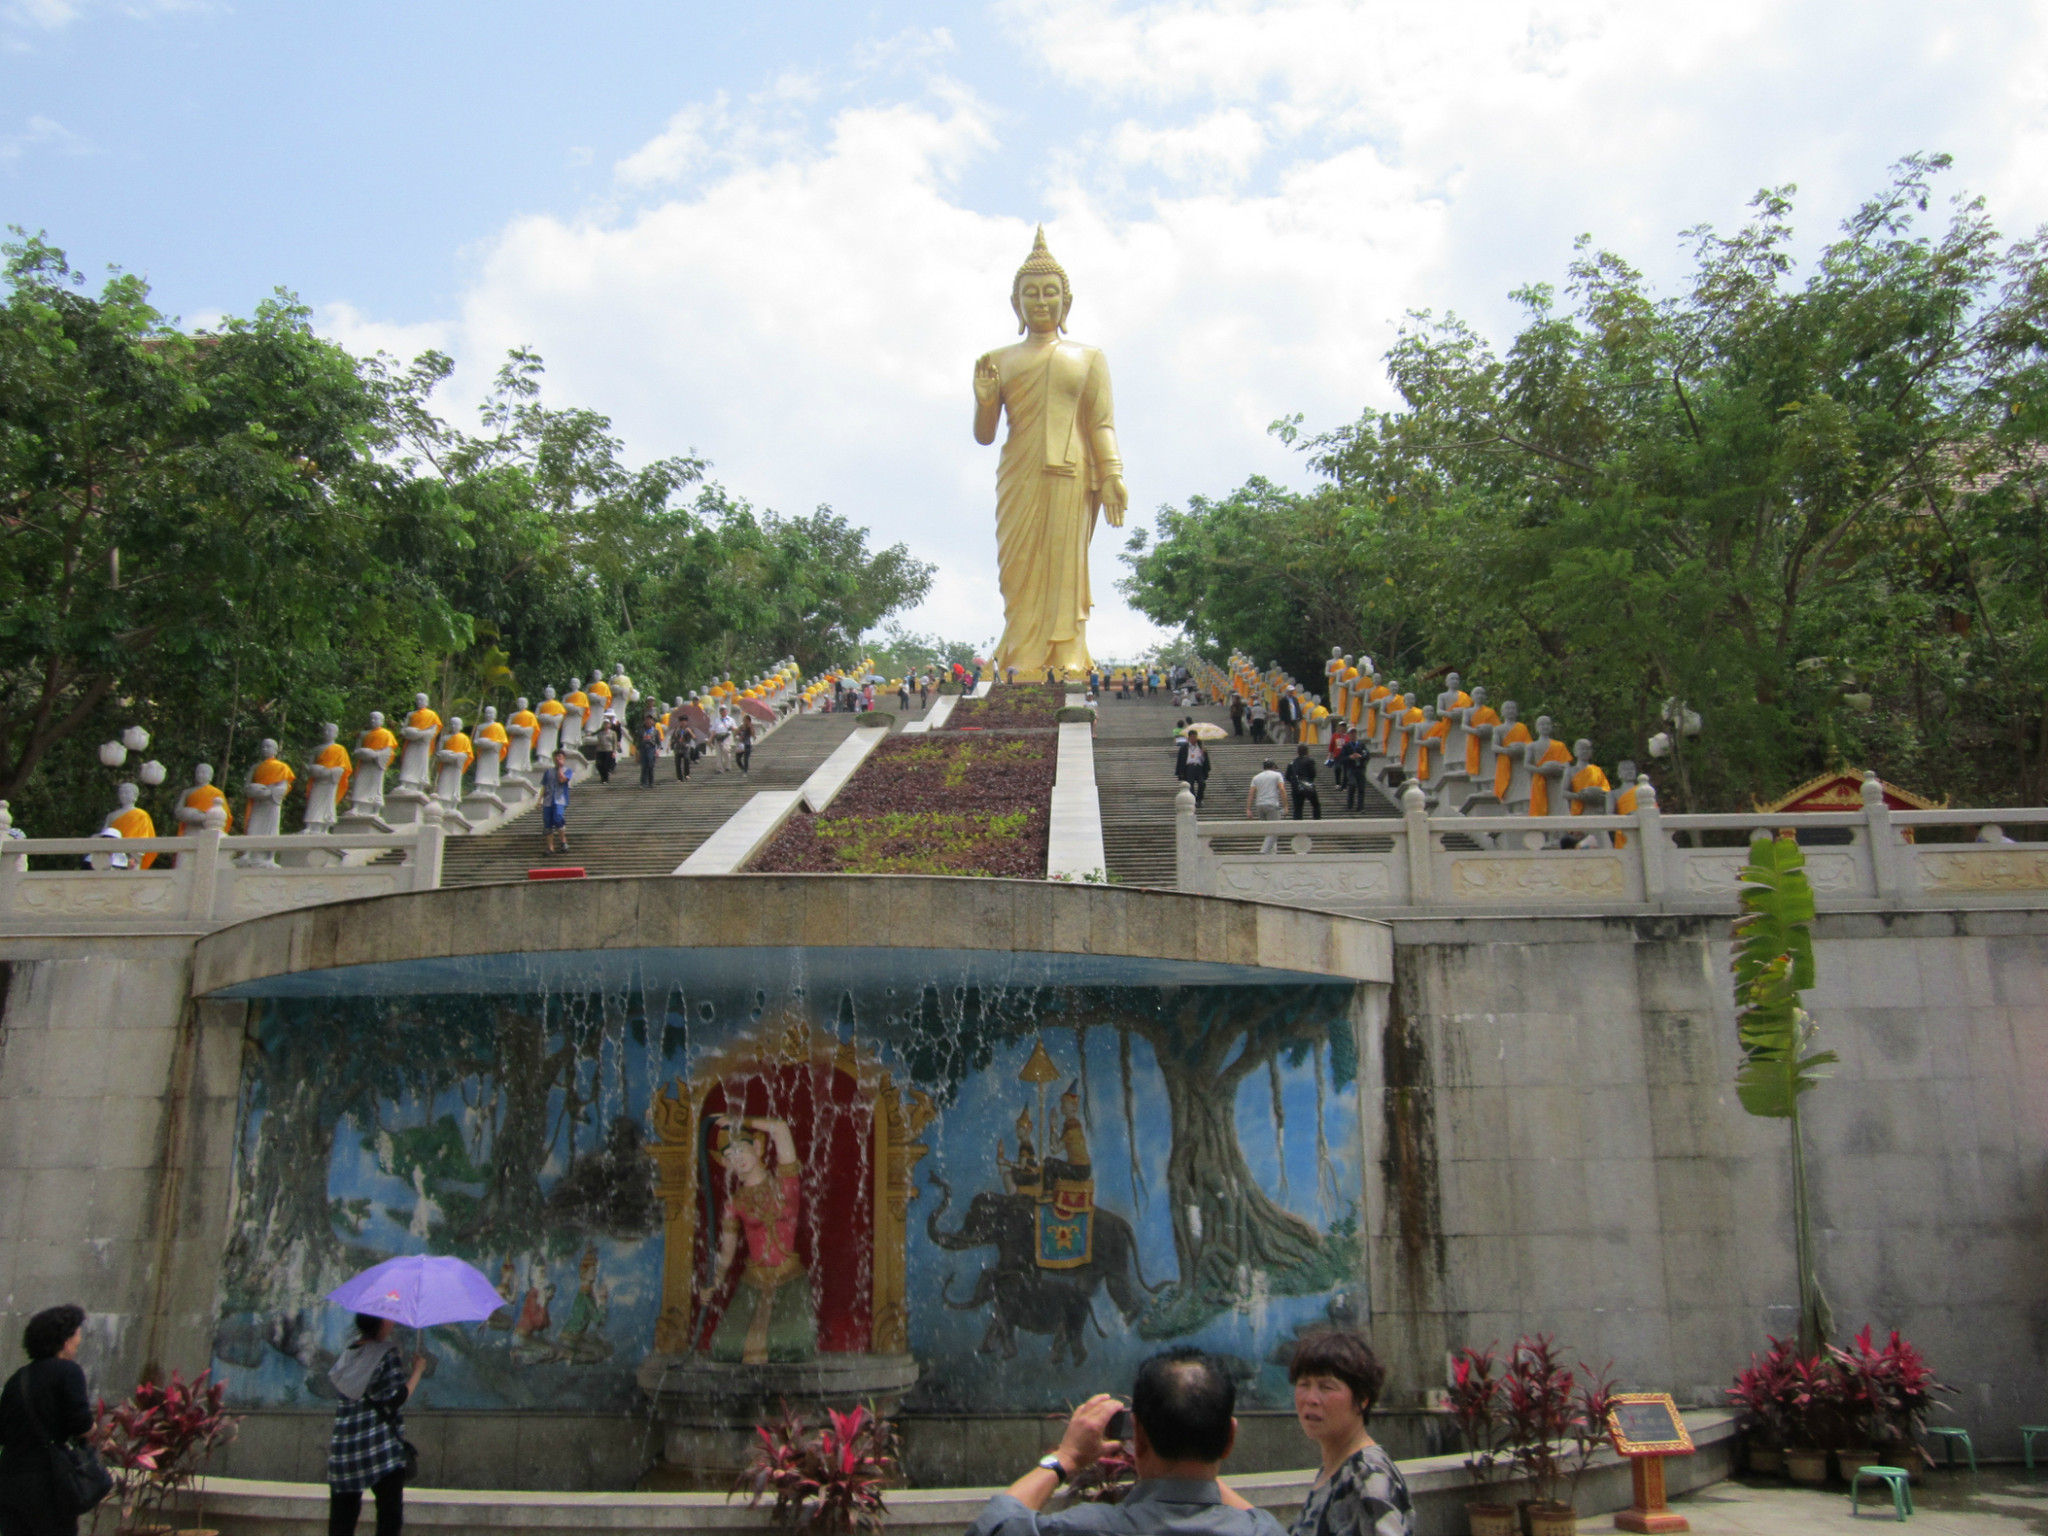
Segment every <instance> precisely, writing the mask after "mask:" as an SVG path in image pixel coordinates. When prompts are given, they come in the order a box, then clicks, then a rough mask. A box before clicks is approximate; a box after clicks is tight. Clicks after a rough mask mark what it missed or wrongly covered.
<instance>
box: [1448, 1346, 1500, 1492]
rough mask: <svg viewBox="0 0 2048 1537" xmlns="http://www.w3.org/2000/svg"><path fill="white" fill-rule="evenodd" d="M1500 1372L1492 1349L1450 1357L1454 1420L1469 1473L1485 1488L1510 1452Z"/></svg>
mask: <svg viewBox="0 0 2048 1537" xmlns="http://www.w3.org/2000/svg"><path fill="white" fill-rule="evenodd" d="M1496 1343H1497V1342H1496ZM1499 1370H1500V1358H1499V1357H1498V1356H1497V1355H1496V1354H1495V1353H1494V1350H1493V1347H1492V1346H1488V1347H1487V1348H1486V1349H1484V1350H1474V1349H1472V1348H1471V1347H1470V1346H1469V1345H1467V1346H1462V1347H1460V1348H1459V1349H1458V1350H1457V1351H1456V1352H1455V1353H1454V1354H1453V1355H1452V1356H1451V1392H1450V1401H1451V1419H1452V1421H1453V1422H1454V1423H1455V1424H1456V1425H1457V1427H1458V1435H1459V1437H1460V1438H1461V1439H1462V1440H1463V1441H1464V1443H1465V1468H1466V1471H1468V1472H1469V1473H1471V1475H1472V1482H1473V1483H1475V1484H1478V1485H1480V1486H1482V1488H1483V1487H1484V1486H1486V1485H1489V1484H1491V1483H1492V1482H1493V1480H1494V1478H1495V1476H1496V1475H1497V1474H1498V1472H1499V1469H1500V1464H1501V1462H1502V1460H1503V1459H1504V1458H1505V1456H1506V1455H1507V1453H1508V1451H1509V1437H1508V1421H1507V1417H1506V1415H1505V1414H1504V1413H1503V1412H1502V1406H1501V1382H1500V1376H1499Z"/></svg>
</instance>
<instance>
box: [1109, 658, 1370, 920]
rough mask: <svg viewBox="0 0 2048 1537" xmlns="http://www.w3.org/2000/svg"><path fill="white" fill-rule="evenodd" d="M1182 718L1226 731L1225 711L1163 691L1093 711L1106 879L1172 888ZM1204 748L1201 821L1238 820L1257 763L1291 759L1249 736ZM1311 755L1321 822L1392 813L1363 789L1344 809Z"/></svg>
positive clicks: (1289, 751) (1287, 749)
mask: <svg viewBox="0 0 2048 1537" xmlns="http://www.w3.org/2000/svg"><path fill="white" fill-rule="evenodd" d="M1190 717H1191V718H1193V719H1195V720H1202V721H1212V722H1214V723H1215V724H1217V725H1220V726H1224V727H1226V728H1227V727H1228V726H1229V724H1230V715H1229V712H1228V711H1227V710H1224V709H1221V708H1216V707H1210V706H1203V707H1200V708H1197V709H1193V710H1190V709H1188V708H1186V707H1185V706H1182V705H1177V704H1174V703H1173V702H1172V701H1171V700H1169V699H1168V698H1167V696H1166V695H1165V694H1164V693H1161V694H1159V695H1157V696H1154V697H1148V698H1145V699H1136V698H1133V699H1118V698H1117V697H1116V695H1115V693H1114V691H1111V692H1110V693H1108V694H1107V695H1105V696H1104V697H1103V698H1102V699H1101V701H1100V703H1099V705H1098V707H1097V710H1096V724H1095V784H1096V790H1097V793H1098V794H1099V796H1100V797H1101V801H1102V846H1103V852H1104V854H1105V855H1106V856H1107V858H1108V862H1109V873H1110V878H1111V879H1113V880H1116V881H1120V882H1124V883H1126V884H1128V885H1132V886H1161V887H1166V888H1168V889H1171V888H1172V887H1173V886H1174V885H1175V884H1176V879H1177V874H1178V860H1177V858H1176V856H1175V852H1174V833H1173V801H1174V796H1175V795H1177V794H1178V793H1179V791H1180V781H1179V780H1177V779H1175V778H1174V777H1173V762H1174V753H1175V749H1174V740H1173V728H1174V723H1175V722H1176V721H1179V720H1183V719H1188V718H1190ZM1207 745H1208V748H1209V760H1210V768H1209V786H1208V791H1207V793H1206V794H1205V795H1204V797H1203V800H1202V819H1203V820H1204V821H1210V820H1217V821H1225V820H1227V821H1238V822H1242V821H1243V818H1244V797H1245V792H1246V790H1248V789H1249V788H1250V786H1251V780H1252V775H1254V774H1256V773H1257V772H1258V771H1259V768H1260V765H1261V764H1262V762H1263V761H1264V760H1265V759H1267V758H1271V759H1273V760H1274V761H1275V762H1276V763H1278V764H1279V765H1280V766H1281V767H1282V768H1285V767H1286V765H1287V760H1288V759H1289V758H1291V757H1293V756H1294V749H1293V748H1292V747H1291V746H1285V745H1282V744H1279V743H1270V744H1264V743H1254V742H1252V741H1251V740H1250V738H1249V737H1226V738H1224V739H1223V740H1221V741H1214V742H1210V743H1209V744H1207ZM1311 751H1313V752H1314V754H1315V755H1316V763H1317V768H1318V772H1317V777H1316V787H1317V789H1318V790H1319V791H1320V792H1321V797H1320V798H1321V800H1322V803H1323V816H1324V817H1325V818H1336V819H1340V820H1351V819H1356V818H1361V817H1366V818H1371V817H1398V816H1399V815H1400V811H1399V809H1398V808H1397V807H1396V806H1395V805H1394V802H1393V801H1392V800H1391V799H1390V798H1389V797H1388V796H1386V795H1384V794H1382V793H1381V792H1380V791H1378V790H1376V789H1372V788H1368V789H1367V790H1366V792H1365V808H1364V810H1362V811H1346V810H1345V809H1344V792H1343V791H1341V790H1339V789H1337V788H1336V787H1335V786H1333V785H1332V784H1331V783H1330V776H1329V773H1328V771H1327V770H1325V769H1323V768H1322V766H1321V765H1322V754H1323V751H1324V749H1322V748H1320V747H1317V748H1313V749H1311ZM1248 825H1249V824H1247V826H1248Z"/></svg>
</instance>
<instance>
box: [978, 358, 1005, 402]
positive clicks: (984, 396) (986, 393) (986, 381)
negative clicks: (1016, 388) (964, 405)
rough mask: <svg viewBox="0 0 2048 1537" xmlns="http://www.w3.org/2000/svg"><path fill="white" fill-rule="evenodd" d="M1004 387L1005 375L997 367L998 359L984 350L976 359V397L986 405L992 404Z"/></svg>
mask: <svg viewBox="0 0 2048 1537" xmlns="http://www.w3.org/2000/svg"><path fill="white" fill-rule="evenodd" d="M1002 389H1003V376H1002V374H1001V373H999V372H998V371H997V369H996V360H995V359H994V358H992V357H990V356H989V355H988V354H987V353H986V352H984V353H983V354H982V355H981V356H980V357H978V358H976V359H975V360H974V398H975V399H976V400H978V401H980V402H981V404H983V405H985V406H992V405H994V404H995V403H996V397H997V396H998V395H1000V394H1001V393H1002Z"/></svg>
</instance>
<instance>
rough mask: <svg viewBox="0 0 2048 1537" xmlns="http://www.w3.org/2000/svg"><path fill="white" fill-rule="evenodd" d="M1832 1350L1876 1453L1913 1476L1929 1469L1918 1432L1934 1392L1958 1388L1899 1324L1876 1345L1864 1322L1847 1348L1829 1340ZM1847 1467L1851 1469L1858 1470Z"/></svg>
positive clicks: (1934, 1402) (1934, 1406) (1935, 1403)
mask: <svg viewBox="0 0 2048 1537" xmlns="http://www.w3.org/2000/svg"><path fill="white" fill-rule="evenodd" d="M1828 1354H1829V1355H1830V1356H1831V1357H1832V1358H1833V1361H1834V1365H1835V1367H1836V1369H1837V1371H1838V1372H1839V1373H1840V1375H1841V1377H1842V1378H1843V1380H1844V1382H1845V1383H1846V1384H1848V1385H1849V1386H1850V1393H1849V1394H1848V1398H1849V1401H1850V1403H1851V1404H1852V1405H1853V1407H1854V1409H1855V1410H1856V1412H1857V1414H1858V1418H1859V1421H1860V1423H1861V1424H1862V1425H1863V1427H1864V1429H1865V1430H1866V1431H1867V1433H1868V1435H1869V1438H1870V1444H1871V1447H1872V1448H1873V1454H1874V1455H1875V1456H1876V1457H1877V1458H1878V1459H1879V1460H1880V1461H1882V1462H1885V1463H1888V1464H1890V1465H1891V1466H1893V1467H1901V1468H1904V1469H1905V1470H1906V1471H1907V1472H1908V1473H1909V1474H1910V1475H1911V1476H1912V1477H1913V1478H1915V1479H1918V1478H1919V1477H1921V1476H1922V1475H1923V1474H1924V1473H1925V1472H1926V1471H1927V1455H1926V1453H1925V1452H1923V1451H1922V1450H1921V1448H1920V1441H1919V1437H1920V1434H1921V1432H1922V1431H1923V1430H1925V1428H1926V1426H1927V1416H1928V1414H1929V1413H1930V1412H1932V1411H1933V1410H1935V1409H1937V1408H1939V1407H1941V1404H1940V1401H1939V1400H1938V1399H1937V1398H1936V1397H1935V1396H1934V1395H1935V1394H1937V1393H1950V1392H1954V1391H1955V1390H1954V1389H1953V1388H1950V1387H1948V1386H1946V1385H1945V1384H1943V1383H1941V1382H1938V1381H1937V1380H1935V1376H1934V1369H1933V1368H1932V1367H1930V1366H1929V1365H1928V1364H1927V1358H1926V1357H1925V1356H1923V1355H1921V1354H1920V1352H1919V1350H1918V1349H1917V1348H1916V1347H1915V1346H1914V1345H1913V1344H1912V1343H1911V1342H1910V1341H1908V1340H1906V1339H1904V1338H1902V1337H1901V1336H1900V1334H1899V1331H1898V1330H1896V1329H1894V1330H1892V1332H1891V1338H1890V1339H1888V1340H1887V1341H1886V1342H1885V1343H1884V1344H1883V1345H1878V1344H1876V1343H1875V1341H1874V1340H1873V1339H1872V1336H1871V1327H1870V1325H1869V1324H1865V1325H1864V1326H1863V1328H1862V1331H1861V1332H1860V1333H1858V1334H1857V1336H1856V1338H1855V1339H1853V1340H1851V1341H1850V1342H1849V1348H1848V1349H1847V1350H1843V1349H1841V1348H1840V1347H1839V1346H1835V1345H1830V1346H1829V1347H1828ZM1843 1471H1844V1473H1845V1475H1847V1474H1853V1473H1854V1471H1855V1470H1854V1469H1853V1468H1845V1469H1844V1470H1843Z"/></svg>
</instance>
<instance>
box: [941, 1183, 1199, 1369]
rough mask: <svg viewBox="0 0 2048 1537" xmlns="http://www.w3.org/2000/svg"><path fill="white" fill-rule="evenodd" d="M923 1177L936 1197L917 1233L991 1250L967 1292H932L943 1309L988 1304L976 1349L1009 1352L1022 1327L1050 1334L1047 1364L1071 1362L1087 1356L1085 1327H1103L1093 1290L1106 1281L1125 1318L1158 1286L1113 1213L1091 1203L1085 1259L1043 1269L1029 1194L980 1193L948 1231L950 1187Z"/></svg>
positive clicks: (953, 1246)
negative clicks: (1089, 1249)
mask: <svg viewBox="0 0 2048 1537" xmlns="http://www.w3.org/2000/svg"><path fill="white" fill-rule="evenodd" d="M931 1183H932V1184H933V1185H935V1186H937V1187H938V1190H939V1195H940V1200H939V1204H938V1206H937V1207H936V1208H934V1209H933V1211H932V1212H931V1214H930V1215H929V1216H927V1217H926V1218H925V1224H924V1230H925V1235H926V1236H927V1237H929V1238H930V1239H931V1241H932V1242H933V1243H935V1244H937V1245H938V1246H939V1247H940V1248H942V1249H946V1250H950V1251H954V1252H961V1251H965V1250H970V1249H984V1248H991V1247H992V1248H994V1250H995V1251H996V1252H995V1259H994V1262H993V1263H991V1264H984V1265H983V1266H982V1271H981V1276H980V1278H979V1279H978V1280H977V1281H976V1282H975V1286H974V1290H973V1292H972V1293H971V1294H970V1295H969V1296H968V1297H966V1298H965V1299H963V1300H959V1301H955V1300H954V1298H953V1296H952V1293H951V1290H950V1287H947V1288H942V1289H941V1292H940V1295H941V1296H942V1297H943V1298H944V1300H945V1303H946V1306H947V1307H950V1308H957V1309H960V1310H962V1311H969V1310H974V1309H979V1308H983V1307H986V1308H988V1310H989V1319H988V1332H987V1333H986V1334H984V1335H983V1336H982V1341H981V1349H982V1351H983V1352H984V1353H990V1354H1000V1355H1001V1356H1002V1357H1003V1358H1004V1359H1005V1360H1008V1359H1009V1358H1011V1357H1013V1356H1015V1355H1016V1354H1017V1331H1018V1330H1019V1329H1022V1330H1023V1331H1024V1332H1025V1333H1027V1334H1049V1335H1051V1336H1052V1359H1053V1362H1054V1364H1056V1365H1057V1364H1059V1363H1060V1362H1062V1361H1066V1360H1071V1361H1072V1362H1073V1363H1074V1364H1076V1365H1079V1364H1080V1363H1081V1362H1083V1361H1085V1360H1087V1359H1088V1341H1087V1328H1088V1325H1090V1324H1094V1326H1095V1331H1096V1333H1098V1334H1100V1333H1102V1332H1103V1331H1102V1325H1101V1324H1100V1323H1099V1322H1097V1320H1096V1317H1095V1300H1094V1299H1095V1293H1096V1291H1097V1289H1098V1288H1100V1287H1102V1286H1104V1285H1107V1286H1108V1288H1109V1295H1110V1300H1111V1301H1113V1302H1114V1303H1115V1304H1116V1307H1117V1311H1118V1312H1120V1313H1121V1314H1123V1319H1124V1322H1125V1323H1127V1324H1128V1323H1130V1322H1132V1321H1133V1320H1135V1319H1136V1318H1137V1316H1138V1314H1139V1313H1140V1312H1142V1311H1143V1310H1144V1307H1145V1302H1146V1298H1147V1295H1148V1294H1149V1293H1152V1292H1156V1291H1158V1290H1159V1288H1158V1287H1156V1286H1153V1285H1152V1284H1151V1283H1150V1282H1148V1281H1147V1280H1146V1279H1145V1272H1144V1270H1143V1268H1142V1267H1141V1266H1140V1265H1139V1263H1138V1246H1137V1238H1136V1235H1135V1234H1133V1233H1132V1231H1131V1225H1130V1223H1128V1222H1126V1221H1125V1220H1124V1219H1123V1218H1122V1217H1121V1216H1119V1215H1117V1213H1115V1212H1110V1211H1104V1210H1102V1208H1100V1207H1097V1208H1096V1209H1095V1234H1094V1244H1093V1254H1092V1255H1091V1257H1090V1259H1089V1261H1088V1263H1087V1264H1085V1265H1077V1266H1075V1267H1074V1268H1072V1269H1071V1270H1047V1269H1043V1268H1041V1267H1040V1265H1039V1263H1038V1214H1037V1203H1036V1202H1035V1201H1034V1200H1033V1199H1032V1198H1031V1197H1030V1196H1028V1195H1004V1194H999V1193H998V1192H995V1191H992V1190H984V1191H981V1192H980V1193H978V1194H977V1195H976V1196H975V1197H974V1199H973V1200H972V1201H970V1202H969V1203H968V1206H967V1211H966V1214H965V1215H964V1216H963V1217H962V1218H961V1219H960V1225H959V1226H958V1227H957V1228H955V1229H953V1230H952V1231H951V1232H948V1231H947V1230H946V1229H944V1228H943V1227H941V1226H940V1225H939V1219H940V1218H941V1217H943V1216H944V1215H945V1214H946V1210H947V1208H948V1207H950V1206H951V1205H952V1203H953V1191H952V1187H951V1186H949V1185H948V1184H947V1183H946V1182H945V1181H944V1180H942V1179H940V1178H939V1177H938V1176H937V1175H932V1176H931ZM950 1280H951V1277H948V1281H949V1282H950Z"/></svg>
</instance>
